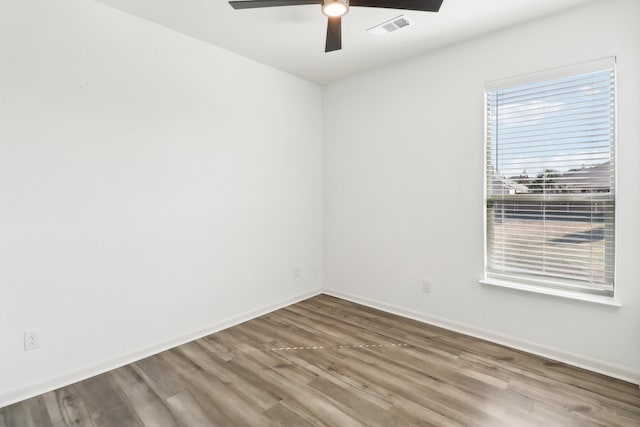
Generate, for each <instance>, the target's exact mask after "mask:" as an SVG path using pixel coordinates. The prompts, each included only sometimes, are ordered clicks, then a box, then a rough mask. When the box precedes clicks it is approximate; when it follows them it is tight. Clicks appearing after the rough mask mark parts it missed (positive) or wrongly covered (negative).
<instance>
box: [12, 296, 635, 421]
mask: <svg viewBox="0 0 640 427" xmlns="http://www.w3.org/2000/svg"><path fill="white" fill-rule="evenodd" d="M272 425H278V426H296V427H297V426H300V427H304V426H318V425H322V426H325V425H329V426H474V427H476V426H477V427H480V426H491V427H494V426H510V427H514V426H515V427H517V426H540V425H545V426H563V427H564V426H625V427H629V426H640V389H639V388H638V386H637V385H634V384H629V383H625V382H623V381H618V380H615V379H611V378H608V377H605V376H602V375H598V374H594V373H591V372H588V371H585V370H582V369H578V368H574V367H571V366H567V365H565V364H562V363H558V362H554V361H551V360H548V359H544V358H541V357H537V356H533V355H531V354H528V353H524V352H520V351H516V350H512V349H509V348H506V347H503V346H500V345H496V344H492V343H489V342H486V341H482V340H479V339H476V338H472V337H469V336H465V335H461V334H458V333H454V332H451V331H447V330H444V329H440V328H437V327H433V326H430V325H425V324H423V323H420V322H416V321H413V320H408V319H405V318H402V317H399V316H395V315H392V314H388V313H384V312H381V311H378V310H374V309H371V308H367V307H364V306H361V305H358V304H354V303H350V302H347V301H343V300H340V299H337V298H333V297H329V296H326V295H320V296H317V297H314V298H311V299H308V300H306V301H303V302H300V303H298V304H294V305H291V306H289V307H287V308H284V309H281V310H278V311H275V312H273V313H270V314H267V315H265V316H262V317H260V318H257V319H254V320H251V321H249V322H246V323H243V324H241V325H238V326H235V327H232V328H230V329H227V330H224V331H222V332H219V333H216V334H213V335H210V336H208V337H205V338H202V339H199V340H197V341H193V342H191V343H188V344H185V345H182V346H180V347H177V348H174V349H172V350H169V351H165V352H163V353H160V354H158V355H155V356H152V357H149V358H147V359H144V360H141V361H139V362H136V363H132V364H131V365H128V366H125V367H122V368H120V369H116V370H114V371H111V372H108V373H105V374H102V375H99V376H97V377H94V378H91V379H88V380H85V381H81V382H78V383H76V384H73V385H71V386H68V387H64V388H61V389H59V390H56V391H53V392H49V393H46V394H43V395H41V396H38V397H35V398H33V399H29V400H26V401H23V402H20V403H17V404H15V405H11V406H8V407H5V408H2V409H0V426H2V427H5V426H11V427H23V426H25V427H26V426H37V427H47V426H109V427H128V426H190V427H191V426H272Z"/></svg>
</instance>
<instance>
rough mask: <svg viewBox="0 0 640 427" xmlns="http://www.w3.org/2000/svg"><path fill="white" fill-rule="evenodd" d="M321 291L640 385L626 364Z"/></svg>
mask: <svg viewBox="0 0 640 427" xmlns="http://www.w3.org/2000/svg"><path fill="white" fill-rule="evenodd" d="M322 293H324V294H327V295H331V296H334V297H337V298H341V299H345V300H347V301H351V302H355V303H358V304H362V305H366V306H368V307H371V308H377V309H379V310H382V311H386V312H388V313H392V314H397V315H399V316H403V317H408V318H410V319H413V320H417V321H420V322H424V323H429V324H431V325H434V326H439V327H441V328H445V329H449V330H451V331H455V332H459V333H461V334H465V335H470V336H472V337H475V338H480V339H483V340H487V341H491V342H494V343H496V344H501V345H505V346H507V347H511V348H514V349H517V350H521V351H525V352H527V353H532V354H535V355H538V356H542V357H546V358H548V359H552V360H556V361H558V362H562V363H566V364H568V365H572V366H576V367H578V368H583V369H587V370H589V371H593V372H597V373H599V374H603V375H607V376H609V377H613V378H617V379H620V380H623V381H627V382H630V383H633V384H639V385H640V372H637V371H635V370H633V369H630V368H627V367H624V366H618V365H615V364H611V363H608V362H604V361H602V360H597V359H591V358H588V357H585V356H581V355H579V354H575V353H571V352H568V351H564V350H562V349H558V348H554V347H549V346H546V345H542V344H538V343H534V342H530V341H526V340H521V339H518V338H514V337H511V336H508V335H504V334H500V333H497V332H494V331H490V330H486V329H481V328H477V327H474V326H471V325H468V324H465V323H461V322H456V321H453V320H449V319H445V318H442V317H437V316H430V315H428V314H426V313H421V312H418V311H415V310H410V309H407V308H403V307H398V306H395V305H392V304H387V303H383V302H380V301H375V300H372V299H369V298H364V297H360V296H357V295H352V294H347V293H344V292H340V291H335V290H332V289H324V290H323V291H322Z"/></svg>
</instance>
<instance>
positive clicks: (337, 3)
mask: <svg viewBox="0 0 640 427" xmlns="http://www.w3.org/2000/svg"><path fill="white" fill-rule="evenodd" d="M347 12H349V0H324V2H323V3H322V13H324V14H325V15H326V16H328V17H329V18H336V17H338V16H343V15H345V14H346V13H347Z"/></svg>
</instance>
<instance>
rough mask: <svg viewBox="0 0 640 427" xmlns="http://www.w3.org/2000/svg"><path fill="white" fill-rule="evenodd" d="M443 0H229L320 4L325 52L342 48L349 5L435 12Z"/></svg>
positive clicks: (247, 4) (246, 5)
mask: <svg viewBox="0 0 640 427" xmlns="http://www.w3.org/2000/svg"><path fill="white" fill-rule="evenodd" d="M442 1H443V0H246V1H230V2H229V4H230V5H231V6H232V7H233V8H234V9H253V8H257V7H276V6H299V5H305V4H320V5H322V13H323V14H324V15H326V16H327V18H328V21H329V23H328V25H327V41H326V44H325V49H324V51H325V52H331V51H334V50H339V49H342V16H344V15H345V14H346V13H347V12H349V7H350V6H362V7H382V8H387V9H406V10H421V11H425V12H437V11H439V10H440V5H442Z"/></svg>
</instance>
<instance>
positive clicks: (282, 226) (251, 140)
mask: <svg viewBox="0 0 640 427" xmlns="http://www.w3.org/2000/svg"><path fill="white" fill-rule="evenodd" d="M0 52H1V55H0V122H1V124H0V290H1V303H0V346H1V347H0V407H1V406H4V404H7V403H9V402H11V401H14V400H17V399H20V398H24V397H26V396H28V395H30V394H33V393H38V392H41V391H43V390H44V389H47V388H50V387H54V386H59V385H61V384H63V383H65V382H68V381H73V380H76V379H78V378H79V377H82V376H84V375H90V374H94V373H96V372H97V371H100V370H103V369H108V368H111V367H113V366H114V365H115V364H118V363H125V362H127V361H129V360H131V359H133V358H136V357H141V356H142V355H145V354H148V353H150V352H154V351H157V350H159V349H162V348H164V347H166V346H170V345H171V344H175V343H177V342H179V341H180V340H184V339H188V338H192V337H195V336H198V335H201V334H204V333H205V332H207V331H211V330H215V329H217V328H220V327H222V326H225V325H228V324H231V323H233V322H236V321H238V320H241V319H244V318H247V317H251V316H254V315H256V314H258V313H261V312H264V311H265V310H268V309H271V308H274V307H276V306H278V305H281V304H285V303H287V302H291V301H294V300H295V299H297V298H301V297H303V296H305V295H310V294H312V293H314V292H316V291H317V290H318V289H320V287H321V282H322V277H321V273H322V261H321V260H322V235H321V230H322V228H321V225H322V224H321V215H322V208H321V203H322V197H321V184H322V182H321V172H322V166H321V160H322V148H321V138H322V123H321V113H322V98H321V97H322V91H321V88H320V87H318V86H315V85H312V84H310V83H307V82H304V81H302V80H300V79H297V78H294V77H292V76H290V75H287V74H285V73H282V72H280V71H276V70H274V69H271V68H269V67H266V66H263V65H260V64H257V63H255V62H253V61H250V60H248V59H245V58H242V57H239V56H237V55H234V54H231V53H229V52H226V51H223V50H221V49H217V48H214V47H212V46H209V45H206V44H204V43H202V42H199V41H196V40H194V39H190V38H188V37H185V36H182V35H180V34H178V33H175V32H173V31H170V30H167V29H163V28H161V27H159V26H157V25H153V24H150V23H148V22H145V21H142V20H140V19H137V18H134V17H131V16H128V15H126V14H123V13H121V12H117V11H115V10H113V9H110V8H108V7H106V6H104V5H100V4H97V3H94V2H91V1H86V0H55V1H51V0H0ZM296 267H297V268H299V269H300V273H301V274H300V277H299V278H295V277H294V273H293V272H294V269H295V268H296ZM29 329H36V330H39V331H40V333H41V348H40V349H38V350H34V351H29V352H25V351H23V349H22V345H23V337H22V333H23V331H25V330H29Z"/></svg>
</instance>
